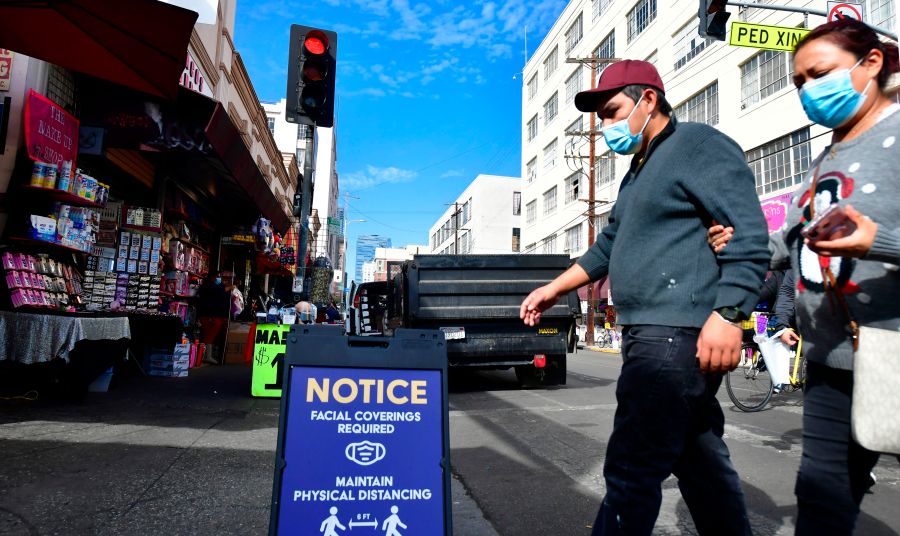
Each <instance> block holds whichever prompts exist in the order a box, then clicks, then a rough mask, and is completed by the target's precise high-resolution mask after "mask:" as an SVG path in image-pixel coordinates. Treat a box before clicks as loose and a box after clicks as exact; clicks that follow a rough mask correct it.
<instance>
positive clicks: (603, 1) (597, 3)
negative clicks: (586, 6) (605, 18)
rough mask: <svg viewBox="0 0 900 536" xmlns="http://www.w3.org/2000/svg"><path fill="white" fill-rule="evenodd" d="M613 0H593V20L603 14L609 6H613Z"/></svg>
mask: <svg viewBox="0 0 900 536" xmlns="http://www.w3.org/2000/svg"><path fill="white" fill-rule="evenodd" d="M612 3H613V0H592V1H591V20H593V21H595V20H597V19H599V18H600V16H601V15H603V14H604V13H605V12H606V10H607V9H609V6H611V5H612Z"/></svg>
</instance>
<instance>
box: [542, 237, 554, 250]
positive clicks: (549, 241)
mask: <svg viewBox="0 0 900 536" xmlns="http://www.w3.org/2000/svg"><path fill="white" fill-rule="evenodd" d="M542 250H543V251H542V253H556V235H555V234H552V235H550V236H548V237H547V238H545V239H544V240H543V242H542Z"/></svg>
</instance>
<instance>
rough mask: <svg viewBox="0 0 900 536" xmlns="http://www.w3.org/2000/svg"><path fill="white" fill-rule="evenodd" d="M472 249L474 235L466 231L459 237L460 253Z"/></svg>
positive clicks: (468, 251)
mask: <svg viewBox="0 0 900 536" xmlns="http://www.w3.org/2000/svg"><path fill="white" fill-rule="evenodd" d="M471 251H472V237H471V235H469V233H468V232H464V233H463V235H462V236H460V237H459V252H460V253H470V252H471Z"/></svg>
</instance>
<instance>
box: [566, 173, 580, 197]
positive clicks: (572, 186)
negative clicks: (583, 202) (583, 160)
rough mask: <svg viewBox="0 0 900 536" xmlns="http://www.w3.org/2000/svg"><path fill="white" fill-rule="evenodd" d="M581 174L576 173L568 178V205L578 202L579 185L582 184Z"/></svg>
mask: <svg viewBox="0 0 900 536" xmlns="http://www.w3.org/2000/svg"><path fill="white" fill-rule="evenodd" d="M580 179H581V172H580V171H576V172H575V173H572V174H571V175H569V176H568V177H567V178H566V204H567V205H568V204H571V203H574V202H575V201H578V185H579V183H580V182H581V181H580Z"/></svg>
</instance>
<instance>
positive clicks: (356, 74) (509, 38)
mask: <svg viewBox="0 0 900 536" xmlns="http://www.w3.org/2000/svg"><path fill="white" fill-rule="evenodd" d="M563 7H565V2H564V1H563V0H551V1H547V2H526V1H525V0H510V1H507V2H502V3H496V2H491V1H485V2H462V3H461V2H450V1H447V0H435V1H431V2H427V3H410V2H409V1H408V0H324V1H320V2H297V1H293V0H281V1H270V0H239V1H238V4H237V17H236V21H237V22H236V29H235V36H234V38H235V44H236V46H237V49H238V51H239V52H240V54H241V56H242V58H243V60H244V63H245V65H246V66H247V70H248V71H249V73H250V77H251V79H252V81H253V85H254V87H255V89H256V93H257V95H258V96H259V98H260V99H262V100H266V101H276V100H279V99H282V98H284V96H285V86H286V83H287V82H286V77H287V64H288V58H287V54H288V52H287V51H288V36H289V29H290V25H291V24H304V25H308V26H314V27H319V28H326V29H331V30H334V31H336V32H337V33H338V59H337V63H338V69H337V99H338V100H337V105H338V117H337V129H338V130H337V136H338V137H337V140H338V163H337V167H338V173H339V176H340V188H341V192H342V199H343V192H347V191H349V192H350V193H351V194H352V195H355V196H356V197H358V198H359V199H357V200H352V199H351V200H350V216H349V217H350V218H351V219H365V220H367V221H366V222H365V223H353V224H352V225H351V226H350V232H349V234H350V248H351V251H350V255H349V259H348V260H349V261H350V263H349V264H348V265H349V266H353V261H354V255H353V249H354V248H355V246H356V240H355V237H356V236H358V235H360V234H380V235H386V236H389V237H391V239H392V240H393V243H394V245H395V246H399V245H405V244H427V241H428V236H427V235H428V229H429V227H430V226H431V224H432V223H434V222H435V220H436V219H437V218H438V217H439V216H440V215H441V214H442V213H443V211H444V210H445V209H446V207H445V203H450V202H452V201H453V200H454V199H455V198H456V197H457V196H458V195H459V194H460V193H461V192H462V190H463V189H464V188H465V187H466V185H468V183H469V182H471V181H472V179H474V178H475V176H477V175H478V174H479V173H487V174H495V175H511V176H520V167H521V162H520V161H521V158H520V152H521V129H522V122H521V114H522V112H521V98H522V85H521V84H522V76H521V74H520V71H521V70H522V67H523V65H524V62H525V58H524V53H525V43H524V35H525V34H524V28H525V26H526V25H527V27H528V47H529V53H531V52H533V50H534V49H535V48H536V47H537V45H538V44H539V42H540V38H542V37H543V36H544V35H545V34H546V32H547V30H548V29H549V28H550V26H552V24H553V22H554V21H555V20H556V18H557V17H558V16H559V13H561V12H562V9H563ZM513 75H516V78H517V79H516V80H513Z"/></svg>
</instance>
